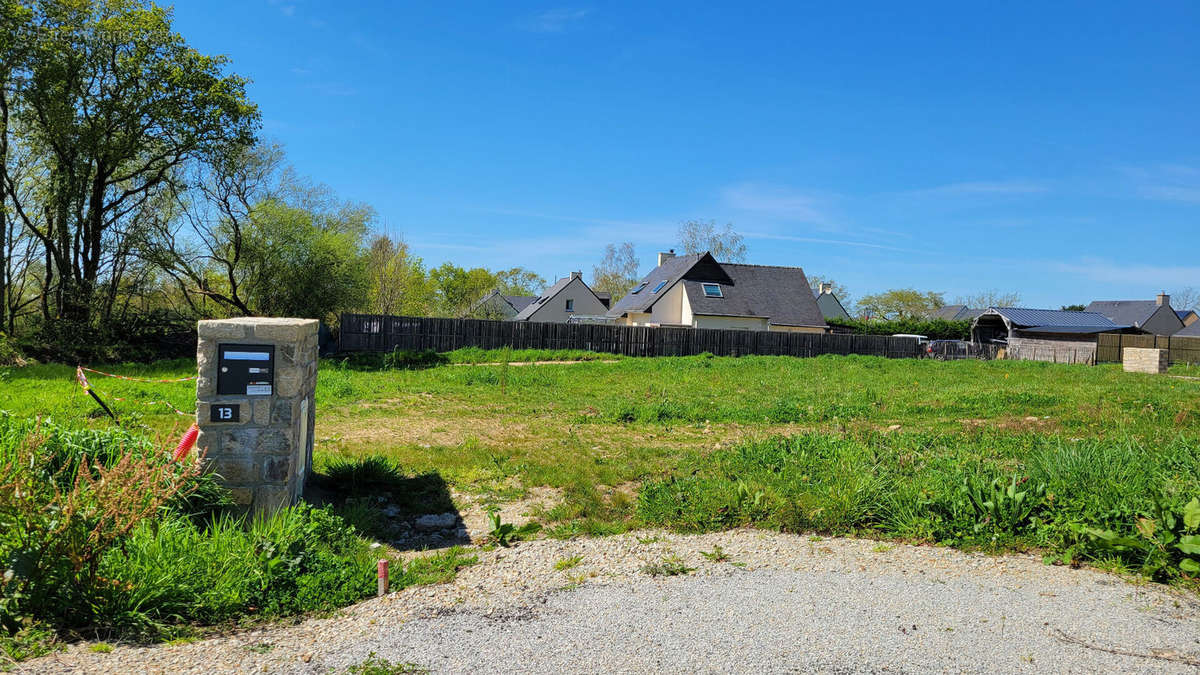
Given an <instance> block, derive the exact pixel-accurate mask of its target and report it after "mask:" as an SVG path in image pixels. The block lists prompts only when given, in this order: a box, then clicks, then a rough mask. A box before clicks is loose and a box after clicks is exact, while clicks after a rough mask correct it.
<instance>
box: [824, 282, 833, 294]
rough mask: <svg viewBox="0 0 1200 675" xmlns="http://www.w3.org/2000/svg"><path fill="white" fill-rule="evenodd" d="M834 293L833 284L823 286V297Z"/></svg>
mask: <svg viewBox="0 0 1200 675" xmlns="http://www.w3.org/2000/svg"><path fill="white" fill-rule="evenodd" d="M832 292H833V284H830V283H822V284H821V295H825V294H826V293H832Z"/></svg>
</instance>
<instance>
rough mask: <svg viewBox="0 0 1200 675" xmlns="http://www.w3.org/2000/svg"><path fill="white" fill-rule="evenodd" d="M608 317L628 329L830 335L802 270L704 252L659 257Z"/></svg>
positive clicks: (610, 311) (661, 254)
mask: <svg viewBox="0 0 1200 675" xmlns="http://www.w3.org/2000/svg"><path fill="white" fill-rule="evenodd" d="M607 316H608V317H609V318H610V319H612V320H613V321H614V322H615V323H617V324H621V325H630V326H689V327H692V328H740V329H744V330H773V331H793V332H806V333H824V332H827V331H828V330H829V326H828V325H827V324H826V323H825V318H824V316H823V315H822V314H821V309H820V308H819V307H818V306H817V301H816V298H815V297H814V296H813V292H812V288H811V287H810V286H809V285H808V279H807V278H806V277H805V276H804V270H802V269H800V268H799V267H773V266H769V265H743V264H740V263H721V262H717V261H716V260H715V259H714V258H713V257H712V255H711V254H709V253H698V254H694V255H683V256H677V255H675V253H674V251H670V252H667V253H659V254H658V267H655V268H654V270H653V271H651V272H650V273H649V274H647V275H646V276H645V277H643V278H642V280H641V281H640V282H638V284H637V285H636V286H634V287H633V290H631V291H630V292H629V293H628V294H627V295H626V296H625V297H623V298H621V300H620V301H619V302H617V303H616V304H614V305H613V306H612V309H610V310H609V311H608V313H607Z"/></svg>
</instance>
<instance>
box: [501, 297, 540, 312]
mask: <svg viewBox="0 0 1200 675" xmlns="http://www.w3.org/2000/svg"><path fill="white" fill-rule="evenodd" d="M501 297H503V298H504V300H505V302H507V303H508V304H510V305H512V308H513V309H515V310H517V311H518V312H520V311H521V310H523V309H525V308H526V307H528V306H529V303H531V302H533V301H534V300H537V298H536V297H534V296H532V295H504V296H501Z"/></svg>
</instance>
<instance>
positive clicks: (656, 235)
mask: <svg viewBox="0 0 1200 675" xmlns="http://www.w3.org/2000/svg"><path fill="white" fill-rule="evenodd" d="M472 210H475V211H480V212H483V213H494V214H497V215H502V216H517V217H519V218H537V219H539V220H557V221H561V222H564V223H580V224H583V225H596V226H601V227H604V228H608V229H607V230H606V232H607V233H608V236H609V238H610V240H622V241H623V240H624V239H630V238H634V236H635V235H636V237H637V238H640V239H663V238H666V239H668V240H669V239H671V238H673V237H674V236H675V234H676V231H677V229H678V225H676V224H670V223H664V222H644V221H632V220H611V219H605V218H591V217H587V216H563V215H556V214H551V213H540V212H537V211H525V210H521V209H504V208H478V209H472ZM611 228H622V229H621V230H619V231H615V232H614V231H613V230H612V229H611ZM622 238H624V239H622Z"/></svg>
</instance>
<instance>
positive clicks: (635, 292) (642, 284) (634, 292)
mask: <svg viewBox="0 0 1200 675" xmlns="http://www.w3.org/2000/svg"><path fill="white" fill-rule="evenodd" d="M646 283H647V282H645V281H643V282H642V283H640V284H638V285H637V286H634V287H633V290H632V291H629V294H630V295H636V294H637V293H640V292H641V290H642V289H643V288H645V287H646Z"/></svg>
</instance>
